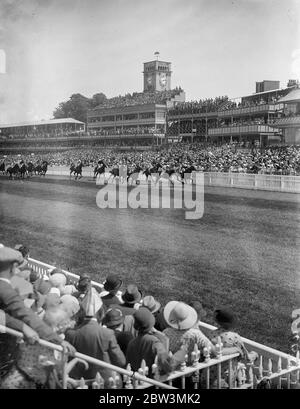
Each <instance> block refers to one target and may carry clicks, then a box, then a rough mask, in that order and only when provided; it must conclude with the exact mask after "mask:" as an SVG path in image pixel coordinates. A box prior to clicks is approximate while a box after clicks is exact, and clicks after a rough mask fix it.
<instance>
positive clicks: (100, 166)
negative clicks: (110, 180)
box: [93, 160, 106, 179]
mask: <svg viewBox="0 0 300 409" xmlns="http://www.w3.org/2000/svg"><path fill="white" fill-rule="evenodd" d="M105 167H106V165H105V163H104V162H103V161H102V160H99V162H98V163H97V165H96V166H95V169H94V176H93V177H94V179H96V177H97V176H98V175H100V176H101V175H102V174H104V173H105Z"/></svg>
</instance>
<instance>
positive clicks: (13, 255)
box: [0, 247, 24, 268]
mask: <svg viewBox="0 0 300 409" xmlns="http://www.w3.org/2000/svg"><path fill="white" fill-rule="evenodd" d="M23 260H24V259H23V256H22V253H20V252H19V251H17V250H14V249H11V248H10V247H0V268H5V267H7V266H9V265H10V264H13V263H14V262H16V263H18V264H21V263H22V262H23Z"/></svg>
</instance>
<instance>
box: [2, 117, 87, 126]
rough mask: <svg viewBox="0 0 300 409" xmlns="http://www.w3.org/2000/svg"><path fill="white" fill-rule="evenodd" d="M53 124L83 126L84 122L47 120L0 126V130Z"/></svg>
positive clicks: (71, 119) (70, 119)
mask: <svg viewBox="0 0 300 409" xmlns="http://www.w3.org/2000/svg"><path fill="white" fill-rule="evenodd" d="M55 124H84V122H81V121H78V120H77V119H74V118H60V119H49V120H47V121H28V122H18V123H14V124H0V128H14V127H17V126H38V125H55Z"/></svg>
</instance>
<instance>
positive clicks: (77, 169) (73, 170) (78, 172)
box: [70, 162, 83, 180]
mask: <svg viewBox="0 0 300 409" xmlns="http://www.w3.org/2000/svg"><path fill="white" fill-rule="evenodd" d="M82 167H83V165H82V163H81V162H80V163H79V164H78V165H77V166H75V165H74V163H71V166H70V178H71V176H72V173H74V176H75V180H77V179H80V178H82Z"/></svg>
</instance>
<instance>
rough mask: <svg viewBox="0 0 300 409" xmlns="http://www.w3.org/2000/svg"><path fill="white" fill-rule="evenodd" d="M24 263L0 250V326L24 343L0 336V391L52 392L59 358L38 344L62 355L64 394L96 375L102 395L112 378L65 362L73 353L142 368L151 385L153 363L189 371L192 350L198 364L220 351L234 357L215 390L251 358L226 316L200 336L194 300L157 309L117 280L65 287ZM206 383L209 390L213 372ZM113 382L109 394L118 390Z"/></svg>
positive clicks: (20, 252) (199, 309)
mask: <svg viewBox="0 0 300 409" xmlns="http://www.w3.org/2000/svg"><path fill="white" fill-rule="evenodd" d="M28 256H29V249H28V248H27V247H26V246H24V245H17V246H16V247H15V249H12V248H8V247H4V246H3V245H0V318H1V322H0V323H1V325H6V326H7V327H9V328H12V329H15V330H17V331H20V332H23V335H24V341H25V342H24V341H23V342H21V343H17V344H16V339H15V338H13V337H11V336H9V335H7V334H5V335H2V336H1V337H0V343H1V349H0V351H1V360H0V362H1V368H0V369H1V373H0V375H1V376H0V379H1V380H0V388H2V389H20V388H22V389H24V388H26V389H36V388H59V385H60V382H59V381H60V380H61V379H62V365H61V362H62V361H61V360H60V358H61V355H60V354H59V353H55V352H54V351H53V350H51V349H48V348H46V347H45V346H41V345H40V344H39V343H38V341H39V340H40V339H44V340H47V341H51V342H52V343H56V344H60V345H63V346H64V347H65V349H66V351H67V352H68V354H69V359H70V364H69V365H68V367H67V372H68V387H69V388H76V387H79V386H80V382H81V379H82V378H84V379H86V380H87V384H89V381H93V380H94V379H95V377H96V375H97V373H99V374H100V376H101V377H102V380H103V382H104V387H106V388H108V387H109V386H110V377H111V376H112V371H111V370H110V369H108V368H103V367H99V366H97V365H95V364H89V366H88V367H87V366H85V365H83V364H82V362H80V360H78V359H77V360H73V361H72V356H74V355H75V353H76V351H77V352H80V353H83V354H86V355H88V356H90V357H93V358H96V359H98V360H101V361H104V362H106V363H108V364H113V365H116V366H118V367H121V368H125V367H127V365H128V364H130V366H131V369H132V370H133V371H138V370H139V368H140V367H141V365H142V361H143V360H144V361H145V363H146V366H147V367H148V368H149V374H148V376H149V377H153V376H154V375H155V374H154V373H153V364H154V363H156V364H157V368H158V372H159V374H161V375H162V374H169V373H170V372H172V371H173V370H175V369H177V368H179V366H180V365H181V364H182V363H186V365H192V364H193V362H194V361H195V358H194V357H193V353H194V352H193V351H194V349H195V345H197V348H198V351H199V357H198V359H199V360H200V361H203V360H204V359H205V357H206V356H207V354H208V353H209V354H210V355H211V356H212V357H216V356H218V353H219V348H220V344H221V343H222V345H223V346H222V355H228V354H234V353H236V354H238V358H236V359H235V360H234V361H233V367H232V371H231V373H230V374H228V373H227V372H225V371H222V387H223V388H228V387H229V384H234V382H235V380H236V379H235V378H236V375H237V367H238V365H239V362H241V361H244V362H247V361H253V360H255V359H256V358H257V354H255V353H253V352H249V351H247V349H246V348H245V345H244V344H243V342H242V339H241V337H240V336H239V335H238V333H236V332H235V330H234V327H235V324H236V322H235V316H234V313H232V312H231V311H229V310H227V309H223V308H222V309H218V310H216V311H214V317H215V322H216V324H217V327H218V328H217V329H216V330H214V331H211V332H210V333H209V334H204V333H203V332H202V330H201V328H200V325H199V324H200V321H202V320H203V319H204V317H205V316H206V311H205V309H204V307H203V306H202V304H201V302H200V300H199V299H197V300H191V302H190V303H189V305H188V304H186V303H184V302H182V301H181V300H179V301H177V300H170V301H169V302H167V303H166V304H165V305H162V304H161V302H160V301H159V300H157V299H156V297H155V295H154V296H153V295H152V294H145V293H144V292H143V289H142V288H138V286H137V285H136V284H135V283H134V282H129V283H124V282H123V279H122V277H121V276H116V275H111V274H108V275H106V277H102V278H103V280H104V279H105V280H104V282H103V283H102V284H100V286H94V285H92V281H91V277H90V275H89V274H88V273H85V274H83V275H81V276H80V277H79V279H78V280H77V281H76V282H72V281H70V276H69V275H68V274H66V273H65V272H64V271H63V270H61V269H59V268H53V269H50V270H49V271H48V273H47V274H40V273H37V272H36V271H34V270H33V269H32V268H30V267H29V265H28ZM12 345H13V352H12ZM7 351H10V354H8V353H7ZM170 352H171V353H172V354H170ZM229 376H230V377H231V378H230V379H229ZM210 377H211V385H212V388H214V387H216V382H217V374H216V372H214V371H213V370H212V371H211V374H210ZM190 380H191V379H189V378H187V380H186V382H187V386H188V385H189V381H190ZM119 382H120V383H119V385H117V387H119V388H121V387H123V386H124V385H123V382H122V380H119ZM200 384H201V380H200ZM90 385H91V384H90Z"/></svg>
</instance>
